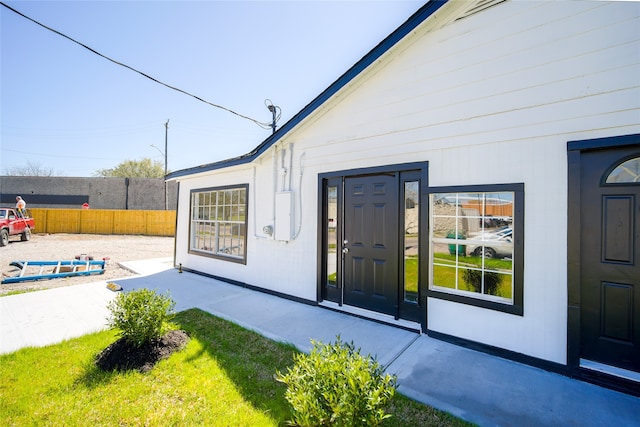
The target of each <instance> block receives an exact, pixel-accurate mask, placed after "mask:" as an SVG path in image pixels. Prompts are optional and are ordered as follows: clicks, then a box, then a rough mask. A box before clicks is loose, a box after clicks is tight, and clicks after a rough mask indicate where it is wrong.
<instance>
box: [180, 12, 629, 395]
mask: <svg viewBox="0 0 640 427" xmlns="http://www.w3.org/2000/svg"><path fill="white" fill-rule="evenodd" d="M639 177H640V3H637V2H603V1H602V2H601V1H546V2H545V1H536V2H531V1H498V0H476V1H448V2H446V1H430V2H428V3H427V4H425V5H424V6H423V7H422V8H421V9H420V10H419V11H418V12H416V13H415V14H414V15H413V16H412V17H410V18H409V19H408V20H407V21H406V22H405V23H404V24H403V25H402V26H400V27H399V28H398V29H397V30H396V31H395V32H393V33H392V34H391V35H390V36H389V37H387V38H386V39H385V40H383V41H382V42H381V43H380V44H378V45H377V46H376V47H375V48H374V49H373V50H372V51H371V52H369V53H368V54H367V55H366V56H365V57H363V58H362V59H361V60H360V61H359V62H357V63H356V64H355V65H354V66H353V67H352V68H351V69H349V70H347V71H346V72H345V73H344V74H343V75H342V76H340V77H339V78H338V79H337V80H336V81H335V82H334V83H333V84H332V85H331V86H329V87H328V88H327V89H326V90H325V91H324V92H322V93H321V94H320V95H318V97H317V98H315V99H314V100H312V101H311V102H310V103H309V104H308V105H307V106H306V107H305V108H304V109H303V110H301V111H300V112H299V113H298V114H297V115H296V116H294V117H293V118H292V119H291V120H290V121H289V122H287V123H286V124H284V125H283V126H282V127H281V128H280V129H278V130H277V132H275V133H274V134H273V135H271V136H270V137H269V138H267V139H266V140H265V141H264V142H262V143H261V144H260V145H259V146H257V147H256V148H255V149H254V150H253V151H252V152H250V153H248V154H246V155H244V156H241V157H238V158H234V159H230V160H227V161H222V162H217V163H211V164H206V165H202V166H197V167H193V168H189V169H185V170H180V171H176V172H173V173H171V174H170V175H169V176H168V179H169V180H175V181H177V182H178V184H179V196H178V220H177V230H176V256H175V262H176V265H178V264H181V265H182V268H184V269H187V270H189V271H194V272H199V273H202V274H205V275H210V276H213V277H217V278H221V279H223V280H227V281H230V282H232V283H237V284H240V285H243V286H251V287H254V288H256V289H260V290H264V291H266V292H270V293H275V294H278V295H282V296H285V297H287V298H292V299H296V300H299V301H301V302H307V303H311V304H319V305H321V306H325V307H327V308H331V309H336V310H344V311H348V312H355V313H358V314H360V315H364V316H368V317H371V318H375V319H377V320H378V321H387V322H389V323H395V324H398V325H399V326H402V327H407V328H415V329H419V330H421V331H422V332H423V333H427V334H429V335H431V336H434V337H437V338H440V339H445V340H449V341H453V342H458V343H461V344H464V345H467V346H472V347H474V348H477V349H480V350H483V351H487V352H491V353H495V354H499V355H500V356H503V357H508V358H513V359H516V360H520V361H523V362H526V363H530V364H533V365H536V366H540V367H544V368H546V369H550V370H554V371H557V372H562V373H566V374H568V375H572V376H575V377H579V378H583V379H588V380H593V381H600V382H601V383H602V382H608V383H609V384H613V385H614V386H615V387H618V388H622V389H626V390H635V391H636V392H637V390H639V388H638V387H639V384H640V178H639ZM602 372H603V373H602Z"/></svg>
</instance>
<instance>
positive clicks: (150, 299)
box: [107, 289, 175, 347]
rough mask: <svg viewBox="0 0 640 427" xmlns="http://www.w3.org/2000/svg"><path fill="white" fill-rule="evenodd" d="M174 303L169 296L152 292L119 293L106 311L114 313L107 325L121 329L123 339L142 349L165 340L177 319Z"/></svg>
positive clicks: (146, 290)
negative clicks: (169, 323) (174, 318)
mask: <svg viewBox="0 0 640 427" xmlns="http://www.w3.org/2000/svg"><path fill="white" fill-rule="evenodd" d="M174 307H175V302H174V301H173V300H171V298H169V295H168V294H167V295H166V296H165V295H160V294H158V293H156V292H155V291H152V290H149V289H136V290H133V291H131V292H122V293H119V294H118V296H117V297H116V299H114V300H113V301H111V302H110V303H109V305H108V306H107V308H108V309H109V311H111V317H110V318H109V319H108V325H109V326H110V327H111V328H115V329H120V331H121V334H120V335H121V337H122V338H123V339H125V340H126V341H127V342H129V343H130V344H132V345H134V346H136V347H141V346H143V345H144V344H147V343H150V342H152V341H154V340H157V339H159V338H161V337H162V335H163V334H164V333H165V332H166V331H167V324H168V322H169V321H170V320H171V318H172V317H173V315H174V311H173V308H174Z"/></svg>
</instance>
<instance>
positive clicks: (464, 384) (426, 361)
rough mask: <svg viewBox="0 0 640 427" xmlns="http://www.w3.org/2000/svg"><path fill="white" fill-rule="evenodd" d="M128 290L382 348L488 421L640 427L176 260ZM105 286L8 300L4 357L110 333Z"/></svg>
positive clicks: (602, 404)
mask: <svg viewBox="0 0 640 427" xmlns="http://www.w3.org/2000/svg"><path fill="white" fill-rule="evenodd" d="M128 267H129V268H131V269H133V270H135V271H139V272H141V273H144V274H145V275H143V276H138V277H133V278H126V279H121V280H115V281H113V282H116V283H118V284H120V285H121V286H123V288H124V289H125V290H131V289H135V288H141V287H146V288H150V289H156V290H158V291H159V292H161V293H163V292H166V291H169V292H170V294H171V298H172V299H173V300H175V301H176V310H178V311H181V310H185V309H189V308H199V309H202V310H205V311H207V312H209V313H212V314H214V315H216V316H219V317H222V318H225V319H228V320H230V321H233V322H235V323H237V324H239V325H241V326H243V327H245V328H248V329H251V330H254V331H256V332H258V333H260V334H262V335H264V336H266V337H268V338H270V339H274V340H278V341H282V342H288V343H291V344H293V345H295V346H296V347H297V348H299V349H300V350H302V351H309V350H310V349H311V343H310V339H311V338H313V339H315V340H319V341H323V342H330V341H334V340H335V338H336V336H337V335H340V336H341V337H342V339H343V341H353V342H354V343H355V345H356V347H359V348H361V352H362V353H363V354H372V355H373V354H375V355H377V358H378V361H379V362H380V363H381V364H383V365H384V366H386V367H387V371H388V372H390V373H394V374H396V375H397V376H398V384H399V387H398V390H399V391H400V392H401V393H403V394H405V395H406V396H409V397H411V398H413V399H416V400H418V401H420V402H424V403H426V404H428V405H430V406H433V407H436V408H438V409H442V410H445V411H447V412H450V413H451V414H453V415H455V416H457V417H460V418H462V419H465V420H467V421H471V422H473V423H476V424H478V425H481V426H542V425H544V426H572V425H575V426H640V398H637V397H633V396H630V395H626V394H622V393H618V392H615V391H612V390H609V389H605V388H602V387H598V386H595V385H592V384H589V383H585V382H581V381H577V380H573V379H570V378H567V377H564V376H561V375H557V374H553V373H550V372H547V371H543V370H541V369H537V368H533V367H531V366H527V365H522V364H519V363H516V362H512V361H508V360H504V359H500V358H497V357H493V356H489V355H486V354H483V353H479V352H476V351H473V350H469V349H466V348H463V347H459V346H456V345H452V344H449V343H446V342H443V341H439V340H436V339H433V338H430V337H428V336H426V335H420V334H417V333H414V332H410V331H407V330H404V329H400V328H396V327H393V326H387V325H383V324H380V323H377V322H372V321H369V320H364V319H361V318H358V317H354V316H350V315H347V314H343V313H338V312H335V311H332V310H328V309H326V308H322V307H315V306H310V305H305V304H300V303H296V302H293V301H289V300H286V299H283V298H279V297H276V296H272V295H268V294H264V293H261V292H256V291H251V290H248V289H245V288H241V287H238V286H234V285H230V284H227V283H223V282H220V281H217V280H214V279H210V278H206V277H203V276H199V275H196V274H191V273H182V274H181V273H178V271H177V270H175V269H172V268H171V263H170V260H166V259H161V260H147V261H139V262H132V263H128ZM105 285H106V283H105V282H96V283H91V284H87V285H80V286H72V287H67V288H56V289H51V290H48V291H41V292H34V293H28V294H20V295H13V296H9V297H3V298H0V354H1V353H8V352H12V351H15V350H17V349H19V348H22V347H25V346H42V345H47V344H52V343H56V342H59V341H62V340H64V339H69V338H73V337H76V336H80V335H83V334H85V333H88V332H93V331H97V330H100V329H103V328H104V327H105V323H106V317H107V315H108V311H107V309H106V304H107V303H108V301H110V300H111V299H112V298H114V297H115V295H116V293H114V292H112V291H110V290H108V289H107V288H106V286H105Z"/></svg>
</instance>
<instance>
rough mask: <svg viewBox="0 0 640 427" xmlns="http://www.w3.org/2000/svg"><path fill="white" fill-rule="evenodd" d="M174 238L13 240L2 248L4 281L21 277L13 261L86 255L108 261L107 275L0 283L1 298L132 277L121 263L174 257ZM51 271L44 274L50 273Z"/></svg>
mask: <svg viewBox="0 0 640 427" xmlns="http://www.w3.org/2000/svg"><path fill="white" fill-rule="evenodd" d="M173 248H174V238H173V237H153V236H111V235H110V236H105V235H95V234H33V235H32V236H31V240H29V241H28V242H21V241H20V239H19V238H12V239H11V241H10V243H9V245H8V246H5V247H0V269H1V271H2V278H3V279H4V278H5V277H11V276H15V275H17V274H19V272H20V270H19V269H18V268H17V267H12V266H10V265H9V264H10V263H11V262H12V261H60V260H63V261H70V260H73V259H75V257H76V256H78V255H82V254H86V255H90V256H92V257H93V259H94V260H102V259H103V258H109V260H108V262H107V265H106V268H105V272H104V274H95V275H89V276H76V277H63V278H59V279H51V280H38V281H29V282H21V283H9V284H0V295H4V294H7V293H9V292H14V291H25V290H27V291H28V290H39V289H50V288H57V287H61V286H70V285H79V284H82V283H89V282H95V281H105V280H110V279H116V278H120V277H126V276H132V275H133V273H132V272H130V271H128V270H126V269H124V268H122V267H120V266H119V265H118V263H120V262H124V261H135V260H141V259H151V258H167V257H173ZM51 270H52V268H49V270H45V271H44V272H43V274H50V273H51V272H52V271H51Z"/></svg>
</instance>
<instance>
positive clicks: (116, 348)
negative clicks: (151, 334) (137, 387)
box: [96, 330, 189, 372]
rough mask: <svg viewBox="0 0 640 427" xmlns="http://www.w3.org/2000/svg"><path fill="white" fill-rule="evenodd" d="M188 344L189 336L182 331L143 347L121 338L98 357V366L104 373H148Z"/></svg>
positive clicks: (171, 332)
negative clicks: (130, 371) (135, 371)
mask: <svg viewBox="0 0 640 427" xmlns="http://www.w3.org/2000/svg"><path fill="white" fill-rule="evenodd" d="M188 342H189V335H187V333H186V332H185V331H182V330H175V331H170V332H167V333H166V334H165V335H164V336H163V337H162V338H160V339H158V340H155V341H152V342H151V343H149V344H146V345H143V346H141V347H136V346H134V345H132V344H131V343H129V342H128V341H126V340H125V339H123V338H120V339H119V340H117V341H116V342H114V343H113V344H111V345H110V346H109V347H107V348H106V349H104V350H103V351H102V352H100V353H99V354H98V355H97V356H96V365H97V366H98V367H99V368H100V369H102V370H104V371H114V370H118V371H128V370H137V371H140V372H148V371H150V370H151V369H153V367H154V366H155V365H156V363H158V362H159V361H160V360H162V359H166V358H168V357H169V356H171V355H172V354H173V353H175V352H176V351H180V350H182V349H183V348H184V347H185V346H186V345H187V343H188Z"/></svg>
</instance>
